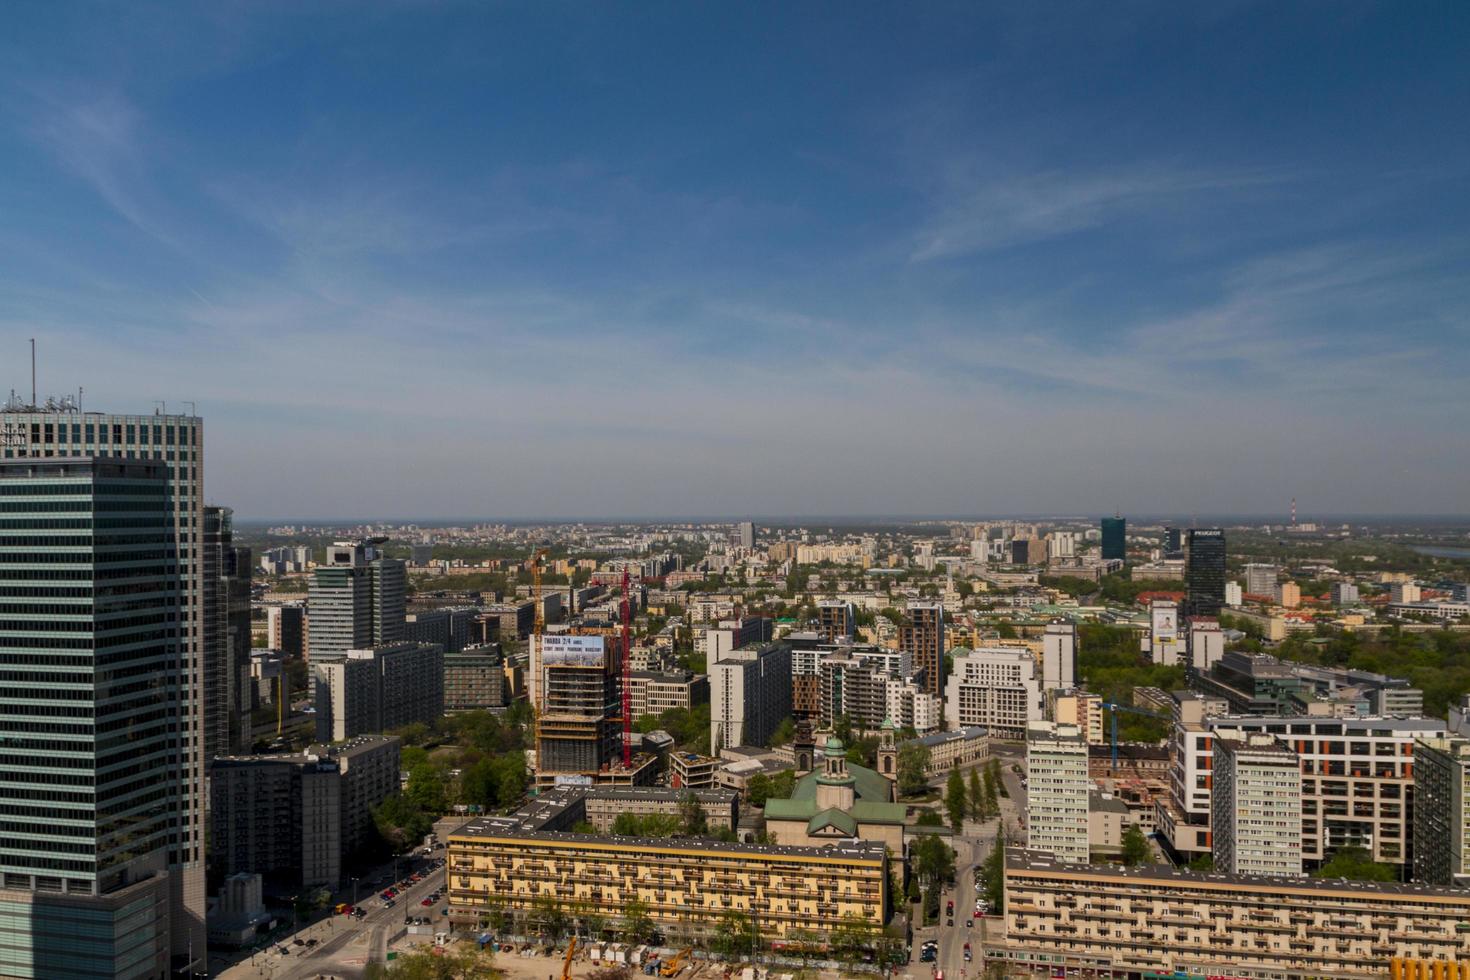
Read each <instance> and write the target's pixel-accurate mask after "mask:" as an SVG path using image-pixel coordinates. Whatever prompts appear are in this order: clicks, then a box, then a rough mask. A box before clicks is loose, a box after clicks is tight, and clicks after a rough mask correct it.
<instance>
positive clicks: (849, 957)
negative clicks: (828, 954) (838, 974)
mask: <svg viewBox="0 0 1470 980" xmlns="http://www.w3.org/2000/svg"><path fill="white" fill-rule="evenodd" d="M874 939H875V935H874V929H873V927H872V926H871V925H869V924H868V923H867V922H866V921H865V920H864V919H862V918H860V917H858V916H856V915H853V914H852V913H850V912H849V913H848V914H847V915H844V916H843V917H842V921H840V922H838V923H837V925H836V926H835V927H833V929H832V933H831V936H830V937H829V939H828V943H829V944H830V945H831V947H832V954H833V956H834V957H836V959H837V961H838V962H839V963H843V964H845V965H847V966H848V967H849V968H851V967H853V966H856V965H857V964H858V963H860V962H862V960H863V957H864V954H866V953H867V952H868V951H869V950H870V949H872V947H873V941H874Z"/></svg>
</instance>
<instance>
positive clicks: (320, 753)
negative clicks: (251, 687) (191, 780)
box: [212, 735, 399, 766]
mask: <svg viewBox="0 0 1470 980" xmlns="http://www.w3.org/2000/svg"><path fill="white" fill-rule="evenodd" d="M397 744H399V739H398V737H397V736H396V735H358V736H356V737H355V738H350V739H348V740H346V741H345V742H334V743H331V744H323V745H308V746H307V747H306V748H305V749H303V750H301V751H300V752H274V753H271V752H263V753H259V754H255V755H226V756H220V757H218V758H216V759H215V760H214V761H213V763H212V765H216V766H218V765H232V766H239V765H259V764H262V763H268V762H276V763H280V762H285V763H291V764H295V765H304V764H306V763H309V762H317V761H320V760H322V759H341V758H348V759H350V758H352V757H354V756H358V755H362V754H363V753H364V752H369V751H372V750H373V749H380V748H383V747H384V746H387V745H397Z"/></svg>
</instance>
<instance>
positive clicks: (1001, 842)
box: [982, 828, 1006, 915]
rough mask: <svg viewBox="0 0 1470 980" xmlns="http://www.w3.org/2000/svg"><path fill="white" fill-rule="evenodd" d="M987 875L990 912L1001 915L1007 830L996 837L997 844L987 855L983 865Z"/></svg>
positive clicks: (986, 896) (1003, 897) (986, 893)
mask: <svg viewBox="0 0 1470 980" xmlns="http://www.w3.org/2000/svg"><path fill="white" fill-rule="evenodd" d="M982 867H983V868H984V875H985V898H986V900H987V901H989V902H990V911H991V913H992V914H994V915H999V914H1001V913H1002V912H1003V911H1004V909H1003V908H1002V905H1003V903H1004V902H1005V878H1006V835H1005V829H1004V828H1002V829H1001V832H1000V833H999V834H997V835H996V837H995V844H994V845H993V846H992V847H991V848H990V853H989V854H988V855H986V858H985V863H984V864H983V865H982Z"/></svg>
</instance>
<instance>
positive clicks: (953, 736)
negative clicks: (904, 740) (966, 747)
mask: <svg viewBox="0 0 1470 980" xmlns="http://www.w3.org/2000/svg"><path fill="white" fill-rule="evenodd" d="M988 734H990V730H989V729H987V728H985V727H984V726H982V725H969V726H967V727H965V728H957V729H955V730H954V731H952V732H933V733H931V734H929V735H921V736H919V737H918V738H917V739H914V741H916V742H918V743H919V744H920V745H927V746H930V747H931V748H932V747H933V746H935V745H944V744H945V743H947V742H963V741H967V740H969V739H974V738H984V737H985V736H987V735H988Z"/></svg>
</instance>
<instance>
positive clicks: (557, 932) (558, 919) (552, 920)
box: [530, 895, 568, 943]
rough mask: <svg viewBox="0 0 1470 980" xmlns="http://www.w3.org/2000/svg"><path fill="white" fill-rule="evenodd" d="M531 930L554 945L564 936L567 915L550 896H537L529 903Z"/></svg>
mask: <svg viewBox="0 0 1470 980" xmlns="http://www.w3.org/2000/svg"><path fill="white" fill-rule="evenodd" d="M530 925H531V928H532V929H534V930H535V931H536V932H539V933H540V934H541V935H542V936H543V937H544V938H545V939H547V940H550V941H551V942H553V943H555V942H556V941H557V940H559V939H561V937H562V936H564V935H566V932H567V925H568V920H567V914H566V912H565V911H564V910H563V909H562V907H561V905H560V904H559V903H558V902H557V900H556V899H554V898H552V897H551V896H550V895H537V896H536V898H535V899H534V900H533V901H532V902H531V923H530Z"/></svg>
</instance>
